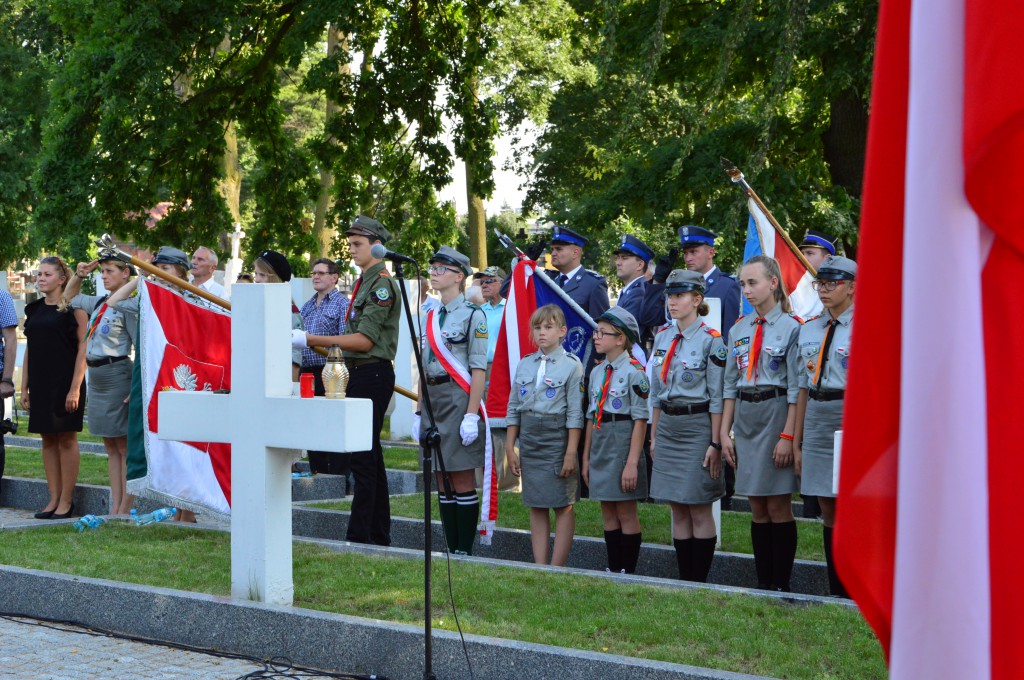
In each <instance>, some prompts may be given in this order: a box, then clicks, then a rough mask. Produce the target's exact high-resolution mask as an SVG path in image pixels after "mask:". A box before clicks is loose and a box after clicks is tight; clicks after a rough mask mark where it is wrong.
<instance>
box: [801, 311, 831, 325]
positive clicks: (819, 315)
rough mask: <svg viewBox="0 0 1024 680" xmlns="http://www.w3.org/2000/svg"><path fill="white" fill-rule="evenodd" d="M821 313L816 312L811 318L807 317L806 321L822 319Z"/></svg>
mask: <svg viewBox="0 0 1024 680" xmlns="http://www.w3.org/2000/svg"><path fill="white" fill-rule="evenodd" d="M824 313H825V312H822V313H821V314H824ZM821 314H815V315H814V316H812V317H811V318H810V319H807V321H804V323H810V322H812V321H817V320H818V319H820V318H821ZM794 316H795V315H794Z"/></svg>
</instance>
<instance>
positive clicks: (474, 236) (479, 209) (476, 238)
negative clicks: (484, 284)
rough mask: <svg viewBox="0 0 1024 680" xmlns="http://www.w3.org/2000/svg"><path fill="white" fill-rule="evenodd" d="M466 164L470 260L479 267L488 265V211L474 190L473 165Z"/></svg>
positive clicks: (468, 162) (467, 226)
mask: <svg viewBox="0 0 1024 680" xmlns="http://www.w3.org/2000/svg"><path fill="white" fill-rule="evenodd" d="M465 165H466V201H467V204H468V206H469V208H468V214H467V220H466V231H467V232H468V233H469V261H470V263H471V264H472V265H473V266H474V267H476V268H477V269H483V268H484V267H486V266H487V213H486V212H485V210H484V199H483V198H481V197H480V196H478V195H476V193H474V192H473V181H474V173H473V165H472V163H470V161H468V160H467V161H466V162H465Z"/></svg>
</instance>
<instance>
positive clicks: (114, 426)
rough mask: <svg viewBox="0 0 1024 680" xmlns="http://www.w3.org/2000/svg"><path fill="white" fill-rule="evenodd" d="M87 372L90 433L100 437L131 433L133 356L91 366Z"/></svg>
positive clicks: (121, 435) (122, 435)
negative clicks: (127, 399) (130, 397)
mask: <svg viewBox="0 0 1024 680" xmlns="http://www.w3.org/2000/svg"><path fill="white" fill-rule="evenodd" d="M86 370H87V373H86V378H87V380H88V384H89V389H88V391H87V394H88V395H89V397H88V399H89V432H90V433H92V434H94V435H96V436H97V437H124V436H125V435H127V434H128V404H126V403H125V399H126V398H127V397H128V395H129V394H130V393H131V391H132V362H131V360H130V359H125V360H122V361H118V362H117V363H115V364H106V365H104V366H95V367H93V366H90V367H89V368H88V369H86Z"/></svg>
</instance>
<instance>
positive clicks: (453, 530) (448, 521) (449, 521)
mask: <svg viewBox="0 0 1024 680" xmlns="http://www.w3.org/2000/svg"><path fill="white" fill-rule="evenodd" d="M437 504H438V506H439V507H440V509H441V526H442V527H444V540H445V542H446V543H447V544H448V550H449V551H450V552H455V551H456V550H457V549H458V544H459V518H458V510H457V508H458V506H457V505H456V503H455V496H446V495H445V494H444V492H438V494H437Z"/></svg>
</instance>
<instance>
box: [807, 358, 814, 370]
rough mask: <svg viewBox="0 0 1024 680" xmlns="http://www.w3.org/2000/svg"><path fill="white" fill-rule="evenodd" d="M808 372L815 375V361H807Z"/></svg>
mask: <svg viewBox="0 0 1024 680" xmlns="http://www.w3.org/2000/svg"><path fill="white" fill-rule="evenodd" d="M807 370H808V371H810V372H811V373H814V359H808V360H807Z"/></svg>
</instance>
